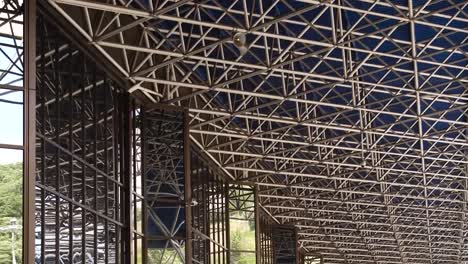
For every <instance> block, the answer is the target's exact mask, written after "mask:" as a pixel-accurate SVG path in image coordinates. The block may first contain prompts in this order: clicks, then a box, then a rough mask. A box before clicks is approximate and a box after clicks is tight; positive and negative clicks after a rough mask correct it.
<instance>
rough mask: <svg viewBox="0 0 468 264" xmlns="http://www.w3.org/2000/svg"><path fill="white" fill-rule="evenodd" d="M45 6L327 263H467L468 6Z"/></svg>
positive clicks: (273, 1) (118, 2)
mask: <svg viewBox="0 0 468 264" xmlns="http://www.w3.org/2000/svg"><path fill="white" fill-rule="evenodd" d="M48 3H49V4H50V5H51V6H53V7H54V8H55V10H57V11H58V12H59V13H60V14H61V15H62V16H63V17H65V18H66V19H67V20H68V21H69V22H70V23H71V24H72V25H73V26H74V27H75V28H76V29H77V30H78V31H79V32H80V33H81V35H82V36H83V37H85V38H86V39H87V40H88V41H89V43H90V45H92V46H94V47H95V48H96V49H98V50H99V51H100V52H101V53H102V54H103V55H104V56H105V57H107V59H108V60H109V61H110V62H111V64H112V65H113V66H115V67H116V68H117V69H118V71H120V73H121V74H122V75H123V76H124V77H125V78H127V79H128V80H129V81H130V82H131V83H132V85H133V86H132V87H131V88H130V89H129V91H130V92H132V93H134V94H135V95H137V96H140V97H141V98H143V97H142V96H144V98H146V99H147V100H150V101H153V102H163V103H169V104H175V105H183V106H185V107H187V108H188V109H189V112H190V115H191V117H192V122H191V125H190V134H191V139H192V140H193V142H195V144H197V145H198V146H199V147H200V148H201V149H202V150H203V151H204V152H205V153H206V154H207V155H208V156H209V157H211V158H212V159H213V161H214V162H215V163H216V164H217V165H218V166H219V167H220V168H222V170H223V171H224V173H226V174H227V175H229V176H230V177H232V178H233V179H235V180H238V181H244V182H246V183H255V184H256V185H257V186H258V191H259V192H258V195H259V198H260V203H261V206H262V207H263V208H264V209H266V210H267V211H268V212H269V213H270V214H271V215H273V216H274V217H275V219H276V220H278V221H279V222H280V223H282V224H293V225H295V226H296V227H298V235H299V239H300V242H299V243H300V246H301V247H302V248H303V249H304V250H306V251H307V252H310V254H314V255H317V256H321V257H322V258H323V261H324V263H462V262H465V261H468V248H467V244H468V240H467V239H466V237H467V236H468V234H467V228H468V226H467V224H466V223H467V222H466V214H467V213H468V212H467V209H466V205H467V199H468V197H467V194H468V190H467V186H468V181H467V179H468V177H467V164H468V160H467V153H466V149H467V146H468V143H467V129H468V120H467V103H468V94H467V89H466V85H467V81H468V80H467V69H468V67H467V63H468V59H467V58H468V56H467V42H466V39H467V37H468V35H467V33H468V16H467V12H468V8H467V5H468V2H467V1H463V0H447V1H439V0H433V1H419V0H408V1H403V0H399V1H389V0H381V1H371V0H359V1H357V0H356V1H354V0H353V1H351V0H328V1H314V0H302V1H292V0H268V1H267V0H257V1H240V0H234V1H219V0H206V1H203V0H201V1H190V0H181V1H151V0H112V1H111V0H109V1H105V0H101V1H89V0H48ZM237 33H240V34H244V35H245V38H246V44H245V48H246V50H247V51H246V52H245V54H244V53H241V52H240V51H241V50H240V49H239V48H238V46H236V45H235V44H234V42H233V36H234V35H235V34H237Z"/></svg>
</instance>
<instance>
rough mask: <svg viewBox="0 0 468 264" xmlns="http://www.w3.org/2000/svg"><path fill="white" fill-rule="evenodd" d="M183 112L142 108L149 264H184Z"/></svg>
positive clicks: (146, 233) (146, 240)
mask: <svg viewBox="0 0 468 264" xmlns="http://www.w3.org/2000/svg"><path fill="white" fill-rule="evenodd" d="M184 127H185V119H184V112H183V111H167V110H166V111H165V110H160V109H151V108H149V109H148V108H143V111H142V117H141V131H142V132H141V134H142V164H143V166H142V176H143V181H144V190H143V196H144V198H145V201H144V202H145V206H144V211H145V212H144V217H145V232H144V234H145V236H146V237H145V243H146V247H147V249H148V259H147V261H148V263H185V261H186V256H185V255H186V252H185V248H184V247H185V242H186V230H187V229H186V222H187V221H186V200H185V198H186V194H185V171H184V167H185V166H186V164H185V161H184V140H185V139H184Z"/></svg>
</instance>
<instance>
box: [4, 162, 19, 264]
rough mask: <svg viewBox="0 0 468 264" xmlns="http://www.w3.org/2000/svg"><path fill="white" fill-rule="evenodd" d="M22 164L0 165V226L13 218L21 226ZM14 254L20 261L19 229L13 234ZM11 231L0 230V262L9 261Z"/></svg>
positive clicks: (6, 225)
mask: <svg viewBox="0 0 468 264" xmlns="http://www.w3.org/2000/svg"><path fill="white" fill-rule="evenodd" d="M22 207H23V165H22V163H14V164H6V165H0V228H5V227H8V226H10V221H11V220H12V219H13V218H15V219H16V224H17V225H18V226H22V215H23V213H22ZM15 236H16V239H15V256H16V261H17V263H21V261H22V254H21V249H22V245H21V244H22V243H21V237H22V234H21V230H18V232H17V233H16V234H15ZM11 261H12V257H11V232H0V263H5V264H6V263H11Z"/></svg>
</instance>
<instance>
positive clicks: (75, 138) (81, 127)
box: [28, 13, 129, 263]
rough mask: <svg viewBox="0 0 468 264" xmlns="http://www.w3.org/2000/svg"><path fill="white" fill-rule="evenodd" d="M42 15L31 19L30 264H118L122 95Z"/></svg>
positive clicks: (122, 201)
mask: <svg viewBox="0 0 468 264" xmlns="http://www.w3.org/2000/svg"><path fill="white" fill-rule="evenodd" d="M44 17H45V16H44V14H42V13H40V14H38V20H37V32H38V38H37V54H38V56H37V100H36V102H37V105H36V128H37V131H36V135H37V136H36V153H37V155H36V156H37V159H36V168H37V170H36V228H35V232H36V237H35V242H36V243H35V244H36V248H35V254H36V256H35V263H121V262H122V261H123V257H122V256H123V255H125V254H121V253H125V251H124V244H123V243H122V241H123V240H124V238H125V234H124V232H125V230H127V229H128V228H126V227H127V224H126V223H127V222H128V221H127V219H126V218H125V216H126V215H128V214H126V212H125V209H124V208H125V203H126V201H127V200H128V199H127V198H126V196H127V194H128V191H126V190H125V188H124V186H126V185H127V183H128V181H127V179H128V177H124V176H123V175H124V171H125V170H126V169H125V168H126V167H125V162H124V161H125V160H127V159H126V158H124V156H123V155H124V153H125V151H124V144H125V140H124V138H126V136H125V129H124V126H123V124H124V123H128V121H126V122H125V121H124V119H125V117H124V114H125V112H126V111H124V110H125V108H126V107H125V104H124V102H125V101H126V100H128V96H125V95H124V94H123V93H122V91H121V90H119V88H118V87H116V86H114V84H113V81H112V80H110V79H109V78H108V77H107V75H106V74H105V73H104V72H103V71H102V70H101V69H100V68H98V67H97V66H96V64H95V63H93V62H92V60H91V59H90V58H89V57H87V56H86V55H85V54H83V52H81V51H80V50H79V49H78V47H77V46H76V44H74V43H73V42H72V41H70V40H69V39H68V38H67V37H65V35H64V34H63V32H62V31H61V30H60V29H59V28H57V27H56V25H54V24H53V23H51V22H50V21H49V20H46V19H45V18H44ZM126 208H128V207H126ZM28 239H34V238H32V237H30V238H28ZM127 244H129V243H127Z"/></svg>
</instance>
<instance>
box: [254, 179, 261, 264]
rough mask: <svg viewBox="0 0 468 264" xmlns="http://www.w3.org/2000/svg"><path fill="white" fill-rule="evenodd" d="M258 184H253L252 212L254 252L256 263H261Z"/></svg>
mask: <svg viewBox="0 0 468 264" xmlns="http://www.w3.org/2000/svg"><path fill="white" fill-rule="evenodd" d="M257 188H258V185H255V186H254V210H255V211H254V212H255V254H256V258H255V259H256V263H257V264H261V250H260V216H259V208H258V203H259V201H258V190H257Z"/></svg>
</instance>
